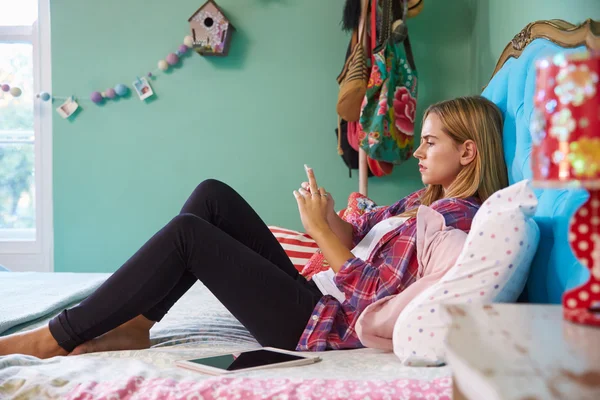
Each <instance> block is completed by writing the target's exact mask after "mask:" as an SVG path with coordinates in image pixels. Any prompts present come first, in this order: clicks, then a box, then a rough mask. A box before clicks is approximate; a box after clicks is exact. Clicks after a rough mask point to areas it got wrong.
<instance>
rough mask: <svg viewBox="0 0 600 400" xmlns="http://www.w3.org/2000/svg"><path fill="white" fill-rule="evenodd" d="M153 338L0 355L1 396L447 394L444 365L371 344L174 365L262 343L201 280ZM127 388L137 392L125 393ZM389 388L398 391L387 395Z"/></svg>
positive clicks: (448, 386)
mask: <svg viewBox="0 0 600 400" xmlns="http://www.w3.org/2000/svg"><path fill="white" fill-rule="evenodd" d="M106 276H108V275H105V278H106ZM91 278H97V276H92V277H91ZM59 311H60V310H57V311H56V313H58V312H59ZM44 323H46V320H44V321H36V322H35V323H34V324H31V325H29V326H28V327H27V328H31V327H33V326H39V325H41V324H44ZM23 329H24V328H23ZM23 329H22V330H23ZM151 337H152V343H153V347H152V348H150V349H147V350H137V351H120V352H106V353H96V354H88V355H83V356H75V357H55V358H53V359H50V360H38V359H36V358H33V357H26V356H19V355H17V356H8V357H0V398H4V397H3V396H5V397H8V398H13V397H18V396H22V397H19V398H23V399H29V398H31V399H37V398H42V399H43V398H52V397H53V396H54V397H55V398H74V399H75V398H85V399H88V398H89V399H92V398H113V397H114V398H117V399H120V398H123V399H124V398H156V399H163V398H164V399H167V398H168V399H171V398H185V397H187V396H188V395H190V394H194V395H197V394H199V395H201V396H203V397H204V398H218V397H222V398H230V397H236V396H241V397H242V398H252V399H254V398H257V399H258V398H264V396H265V394H268V393H271V392H272V393H275V394H277V395H282V396H283V397H282V398H340V395H339V393H338V392H335V393H333V392H332V393H333V394H332V395H331V396H329V395H325V394H324V392H323V393H321V391H323V390H329V389H331V388H333V387H339V391H341V393H342V394H343V393H346V392H348V391H358V392H360V390H363V391H366V392H367V393H369V394H370V395H371V398H372V399H376V398H413V396H412V395H413V394H415V393H417V392H418V395H421V396H422V397H425V398H432V399H434V398H435V399H442V398H450V395H451V378H450V369H449V368H448V367H442V368H412V367H406V366H403V365H401V363H400V362H399V361H398V359H397V358H396V357H395V356H394V354H392V353H382V352H381V351H378V350H374V349H358V350H340V351H328V352H323V353H320V355H321V357H322V358H323V361H321V362H319V363H316V364H312V365H307V366H301V367H290V368H273V369H265V370H262V371H254V372H247V373H237V374H235V375H234V376H233V377H230V378H212V377H210V376H207V375H203V374H200V373H197V372H193V371H188V370H185V369H181V368H177V367H174V365H173V362H174V361H175V360H178V359H186V358H195V357H201V356H206V355H211V354H217V353H223V352H230V351H235V350H240V349H250V348H257V347H259V344H258V343H257V342H256V340H254V338H253V337H252V336H251V335H250V334H249V333H248V331H247V330H246V329H245V328H244V327H243V326H242V325H241V324H240V323H239V322H238V321H237V320H236V319H235V318H234V317H233V316H232V315H231V314H230V313H229V312H228V311H227V310H226V309H225V308H224V307H223V306H222V305H221V304H220V303H219V302H218V300H217V299H216V298H215V297H214V296H213V295H212V294H211V293H210V291H208V290H207V289H206V288H205V287H204V286H203V285H202V284H201V283H197V284H196V285H194V286H193V287H192V289H190V291H189V292H188V293H186V294H185V295H184V296H183V297H182V298H181V300H180V301H179V302H178V303H177V304H176V305H175V306H174V307H173V309H172V310H171V311H170V312H169V313H168V314H167V315H166V316H165V318H164V319H163V320H162V321H161V322H160V323H159V324H157V325H155V327H154V328H153V329H152V331H151ZM328 388H329V389H328ZM336 390H338V389H336ZM223 391H227V393H228V394H227V395H223ZM313 392H314V393H313ZM358 392H357V393H358ZM132 393H135V394H136V395H135V396H133V397H129V396H131V394H132ZM377 393H379V394H377ZM390 393H396V394H398V395H397V396H395V395H394V396H392V397H389V395H390ZM402 393H403V394H402ZM317 394H318V395H317ZM400 394H402V395H400ZM305 395H308V396H305ZM286 396H287V397H286ZM192 397H193V396H192ZM267 397H270V396H267ZM341 397H343V396H341ZM198 398H202V397H198ZM349 398H353V397H351V396H350V397H349ZM361 398H362V397H361Z"/></svg>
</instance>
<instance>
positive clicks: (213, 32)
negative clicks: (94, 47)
mask: <svg viewBox="0 0 600 400" xmlns="http://www.w3.org/2000/svg"><path fill="white" fill-rule="evenodd" d="M188 23H189V25H190V30H191V33H192V35H188V36H185V37H184V39H183V43H182V44H181V45H179V47H178V48H177V50H176V51H175V52H174V53H169V54H167V56H166V57H165V58H164V59H161V60H159V61H158V63H157V68H155V69H154V70H152V71H150V72H147V73H146V74H145V75H143V76H141V77H140V76H136V77H135V80H134V81H133V83H132V84H131V86H132V87H133V90H134V91H135V93H136V94H137V95H138V97H139V99H140V100H146V99H150V98H151V97H152V96H154V95H155V93H154V90H153V88H152V85H151V82H152V81H153V80H155V79H156V78H157V75H158V74H159V73H160V72H165V71H168V70H169V69H170V68H172V67H174V66H176V65H178V64H179V63H180V62H181V58H182V57H183V56H184V55H185V54H187V53H188V51H189V50H190V49H194V50H195V51H196V52H197V53H198V54H200V55H202V56H226V55H227V54H228V52H229V47H230V43H231V35H232V33H233V31H235V28H234V27H233V25H232V24H231V22H229V20H228V19H227V17H226V16H225V13H224V12H223V11H222V10H221V8H220V7H219V6H217V4H216V3H215V1H214V0H208V1H207V2H206V3H204V4H203V5H202V6H201V7H200V8H199V9H198V10H196V11H195V12H194V14H192V16H191V17H190V18H189V19H188ZM0 90H2V91H3V92H5V93H7V94H8V93H10V95H12V96H13V97H19V96H21V94H22V90H21V89H20V88H19V87H17V86H13V87H11V86H10V85H9V84H8V83H3V84H0ZM130 93H131V88H130V86H128V85H127V84H125V83H117V84H116V85H114V86H112V87H109V88H107V89H105V90H102V91H99V90H95V91H93V92H92V93H91V94H90V95H89V98H88V99H85V98H79V97H77V96H75V95H71V96H66V97H65V96H55V95H52V94H50V93H48V92H40V93H37V94H36V95H35V98H36V99H37V100H39V101H42V102H48V101H50V102H55V101H61V102H62V103H61V104H60V105H59V106H58V107H57V108H56V112H57V113H58V114H59V115H60V116H61V117H63V118H65V119H67V118H72V117H74V116H75V115H76V114H78V112H79V111H81V107H80V105H79V103H80V102H82V101H91V102H92V103H94V104H97V105H101V104H104V103H105V102H108V101H111V100H116V99H118V98H123V97H125V98H127V97H129V95H130Z"/></svg>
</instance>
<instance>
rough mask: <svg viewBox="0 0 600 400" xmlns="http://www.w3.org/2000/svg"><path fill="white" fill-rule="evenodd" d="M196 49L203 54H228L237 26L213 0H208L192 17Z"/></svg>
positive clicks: (191, 24)
mask: <svg viewBox="0 0 600 400" xmlns="http://www.w3.org/2000/svg"><path fill="white" fill-rule="evenodd" d="M188 22H189V23H190V29H191V31H192V38H193V39H194V46H193V47H194V50H196V52H197V53H198V54H200V55H202V56H226V55H227V53H228V52H229V45H230V43H231V35H232V33H233V31H234V30H235V28H234V27H233V25H231V22H229V20H228V19H227V17H226V16H225V13H223V10H221V8H219V6H217V3H215V2H214V1H213V0H208V1H207V2H206V3H204V5H203V6H202V7H200V8H199V9H198V10H197V11H196V12H195V13H194V14H192V16H191V17H190V19H188Z"/></svg>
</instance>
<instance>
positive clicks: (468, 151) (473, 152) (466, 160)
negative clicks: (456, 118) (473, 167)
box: [460, 140, 477, 166]
mask: <svg viewBox="0 0 600 400" xmlns="http://www.w3.org/2000/svg"><path fill="white" fill-rule="evenodd" d="M476 156H477V144H475V142H474V141H472V140H467V141H465V142H464V143H463V144H462V154H461V156H460V164H461V165H462V166H465V165H469V164H470V163H471V162H472V161H473V160H474V159H475V157H476Z"/></svg>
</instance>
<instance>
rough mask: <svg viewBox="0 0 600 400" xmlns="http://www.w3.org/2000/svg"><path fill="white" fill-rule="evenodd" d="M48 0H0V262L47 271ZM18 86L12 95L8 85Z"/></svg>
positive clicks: (49, 219) (49, 259)
mask: <svg viewBox="0 0 600 400" xmlns="http://www.w3.org/2000/svg"><path fill="white" fill-rule="evenodd" d="M49 25H50V18H49V0H18V1H15V0H0V85H4V84H5V85H8V86H5V87H0V264H4V265H6V266H7V267H9V268H11V269H13V270H38V271H51V270H52V269H53V268H52V242H53V239H52V204H51V188H52V186H51V179H52V175H51V167H52V164H51V160H50V157H51V155H52V153H51V147H50V146H51V144H52V142H51V123H52V121H51V118H52V116H51V107H50V106H49V105H45V106H44V105H43V104H40V102H39V101H36V99H35V95H36V93H39V92H40V91H42V88H43V89H44V90H45V91H48V92H50V55H49V54H50V51H49V50H50V48H49V47H50V37H49V34H50V26H49ZM9 87H10V88H14V87H17V88H19V89H21V92H22V94H21V95H20V96H18V97H15V96H13V95H12V94H11V92H10V91H6V89H8V88H9Z"/></svg>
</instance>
